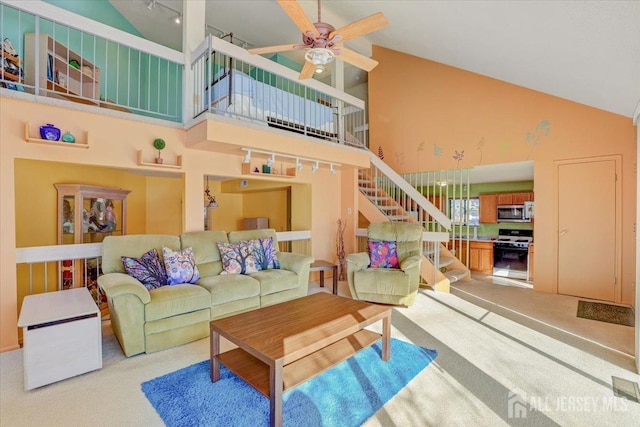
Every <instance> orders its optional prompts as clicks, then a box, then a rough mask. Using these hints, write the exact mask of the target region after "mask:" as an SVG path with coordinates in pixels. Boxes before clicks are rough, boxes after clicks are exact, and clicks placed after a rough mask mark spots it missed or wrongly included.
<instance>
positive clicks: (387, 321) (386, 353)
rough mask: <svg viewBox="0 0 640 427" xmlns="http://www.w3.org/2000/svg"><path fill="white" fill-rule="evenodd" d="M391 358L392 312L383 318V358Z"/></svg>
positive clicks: (386, 359)
mask: <svg viewBox="0 0 640 427" xmlns="http://www.w3.org/2000/svg"><path fill="white" fill-rule="evenodd" d="M389 359H391V313H389V315H388V316H386V317H384V318H383V319H382V360H384V361H385V362H386V361H388V360H389Z"/></svg>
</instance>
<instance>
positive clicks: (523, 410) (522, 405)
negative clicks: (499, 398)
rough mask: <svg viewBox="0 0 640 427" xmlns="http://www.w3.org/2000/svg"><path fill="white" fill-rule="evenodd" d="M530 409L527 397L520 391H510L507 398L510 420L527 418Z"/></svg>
mask: <svg viewBox="0 0 640 427" xmlns="http://www.w3.org/2000/svg"><path fill="white" fill-rule="evenodd" d="M528 410H529V408H528V405H527V395H526V394H525V392H524V391H522V390H519V389H514V390H509V394H508V396H507V416H508V417H509V418H527V412H528Z"/></svg>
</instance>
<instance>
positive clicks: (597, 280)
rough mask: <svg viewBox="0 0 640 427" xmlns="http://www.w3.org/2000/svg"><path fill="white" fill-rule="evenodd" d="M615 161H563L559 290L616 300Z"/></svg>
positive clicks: (594, 297) (580, 295)
mask: <svg viewBox="0 0 640 427" xmlns="http://www.w3.org/2000/svg"><path fill="white" fill-rule="evenodd" d="M616 218H617V215H616V162H615V160H614V159H602V160H597V159H596V160H585V161H580V162H575V163H563V164H559V165H558V293H560V294H565V295H574V296H578V297H584V298H592V299H598V300H605V301H612V302H613V301H615V281H616V271H617V268H616V245H617V242H616Z"/></svg>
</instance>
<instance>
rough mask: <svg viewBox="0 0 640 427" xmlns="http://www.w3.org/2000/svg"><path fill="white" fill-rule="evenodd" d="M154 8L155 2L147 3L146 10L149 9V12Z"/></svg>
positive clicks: (154, 0) (152, 0)
mask: <svg viewBox="0 0 640 427" xmlns="http://www.w3.org/2000/svg"><path fill="white" fill-rule="evenodd" d="M155 7H156V0H151V1H150V2H149V4H148V5H147V9H149V10H153V8H155Z"/></svg>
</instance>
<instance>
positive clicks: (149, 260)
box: [120, 249, 167, 290]
mask: <svg viewBox="0 0 640 427" xmlns="http://www.w3.org/2000/svg"><path fill="white" fill-rule="evenodd" d="M120 258H121V259H122V265H123V266H124V270H125V271H126V272H127V274H128V275H129V276H131V277H133V278H134V279H137V280H139V281H140V282H141V283H142V284H143V285H144V287H145V288H147V289H148V290H152V289H156V288H159V287H161V286H164V285H166V284H167V271H166V270H165V268H164V263H163V262H162V261H161V260H160V256H159V255H158V251H157V250H155V249H151V250H150V251H149V252H147V253H145V254H144V255H142V256H141V257H140V258H131V257H126V256H123V257H120Z"/></svg>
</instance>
